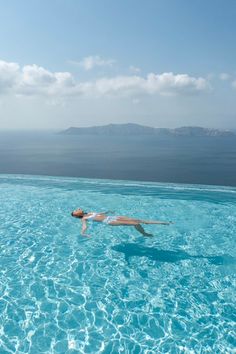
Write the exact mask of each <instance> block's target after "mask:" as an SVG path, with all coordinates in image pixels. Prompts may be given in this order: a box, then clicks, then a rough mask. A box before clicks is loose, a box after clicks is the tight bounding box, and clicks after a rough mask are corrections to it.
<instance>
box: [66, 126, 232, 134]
mask: <svg viewBox="0 0 236 354" xmlns="http://www.w3.org/2000/svg"><path fill="white" fill-rule="evenodd" d="M60 134H66V135H121V136H125V135H157V136H213V137H217V136H236V133H235V132H233V131H230V130H219V129H210V128H203V127H180V128H175V129H169V128H154V127H149V126H144V125H140V124H135V123H127V124H108V125H100V126H93V127H80V128H78V127H70V128H68V129H66V130H63V131H61V132H60Z"/></svg>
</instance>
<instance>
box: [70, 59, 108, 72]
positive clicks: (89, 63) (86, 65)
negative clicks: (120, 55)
mask: <svg viewBox="0 0 236 354" xmlns="http://www.w3.org/2000/svg"><path fill="white" fill-rule="evenodd" d="M69 62H70V63H71V64H75V65H78V66H80V67H82V68H83V69H85V70H87V71H88V70H91V69H93V68H95V67H96V66H103V67H104V66H112V65H113V64H115V60H113V59H104V58H101V57H100V56H99V55H91V56H88V57H85V58H83V59H82V60H81V61H73V60H70V61H69Z"/></svg>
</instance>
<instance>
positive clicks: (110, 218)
mask: <svg viewBox="0 0 236 354" xmlns="http://www.w3.org/2000/svg"><path fill="white" fill-rule="evenodd" d="M97 215H100V214H98V213H92V214H91V215H89V216H86V220H92V221H93V220H94V219H95V218H96V216H97ZM117 219H118V216H106V217H105V219H104V220H103V221H102V222H104V223H105V224H108V225H109V224H111V223H112V222H114V221H117Z"/></svg>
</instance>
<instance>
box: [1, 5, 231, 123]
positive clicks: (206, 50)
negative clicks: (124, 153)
mask: <svg viewBox="0 0 236 354" xmlns="http://www.w3.org/2000/svg"><path fill="white" fill-rule="evenodd" d="M235 18H236V1H235V0H227V1H225V0H207V1H206V0H198V1H189V0H138V1H137V0H119V1H116V0H50V1H48V0H21V1H19V0H8V1H5V0H0V44H1V45H0V129H1V130H6V129H7V130H8V129H17V130H18V129H21V130H25V129H29V130H32V129H40V130H41V129H56V130H60V129H64V128H68V127H70V126H77V127H79V126H92V125H103V124H109V123H127V122H133V123H138V124H143V125H149V126H155V127H169V128H174V127H180V126H203V127H212V128H220V129H236V103H235V102H236V60H235V59H236V41H235V38H236V22H235Z"/></svg>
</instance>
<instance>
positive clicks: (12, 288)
mask: <svg viewBox="0 0 236 354" xmlns="http://www.w3.org/2000/svg"><path fill="white" fill-rule="evenodd" d="M0 198H1V199H0V200H1V203H0V219H1V224H0V260H1V264H0V265H1V267H0V353H32V354H35V353H107V354H110V353H135V354H136V353H147V354H151V353H183V352H184V353H231V352H233V350H234V348H235V347H236V339H235V332H234V329H235V319H236V313H235V269H236V254H235V249H236V248H235V234H236V188H230V187H227V188H226V187H209V186H199V185H177V184H176V185H174V184H158V183H140V182H127V181H126V182H123V181H112V180H92V179H76V178H55V177H32V176H20V175H18V176H11V175H9V176H7V175H0ZM76 207H83V208H84V209H85V210H94V211H103V210H114V211H115V213H116V214H125V215H129V216H134V217H139V218H148V219H160V220H172V221H174V222H175V223H174V224H173V225H171V226H159V225H157V226H156V225H150V226H149V225H148V226H145V229H146V230H147V231H149V232H152V233H153V234H154V235H155V236H154V237H153V238H144V237H142V236H141V235H140V234H139V233H138V232H137V231H136V230H135V229H134V228H132V227H112V226H106V225H103V224H90V226H89V231H88V233H89V234H90V235H91V237H90V238H83V237H81V235H80V227H81V226H80V221H79V220H77V219H74V218H72V217H71V216H70V212H71V210H73V209H75V208H76Z"/></svg>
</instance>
